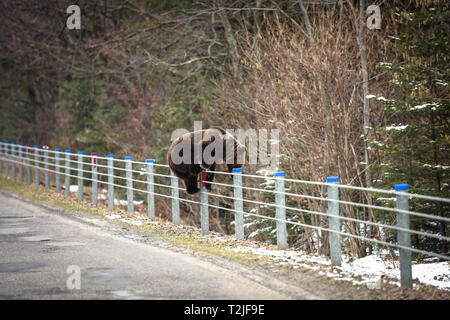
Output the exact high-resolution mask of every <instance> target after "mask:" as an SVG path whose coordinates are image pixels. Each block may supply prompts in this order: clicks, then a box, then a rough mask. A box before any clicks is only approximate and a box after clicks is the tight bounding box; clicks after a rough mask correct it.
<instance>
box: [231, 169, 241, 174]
mask: <svg viewBox="0 0 450 320" xmlns="http://www.w3.org/2000/svg"><path fill="white" fill-rule="evenodd" d="M233 173H242V168H233Z"/></svg>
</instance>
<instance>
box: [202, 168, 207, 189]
mask: <svg viewBox="0 0 450 320" xmlns="http://www.w3.org/2000/svg"><path fill="white" fill-rule="evenodd" d="M205 179H206V173H205V172H204V171H202V187H206V183H205Z"/></svg>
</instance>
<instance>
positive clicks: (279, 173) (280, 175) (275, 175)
mask: <svg viewBox="0 0 450 320" xmlns="http://www.w3.org/2000/svg"><path fill="white" fill-rule="evenodd" d="M285 175H286V173H285V172H284V171H278V172H275V173H274V177H284V176H285Z"/></svg>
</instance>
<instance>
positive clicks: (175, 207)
mask: <svg viewBox="0 0 450 320" xmlns="http://www.w3.org/2000/svg"><path fill="white" fill-rule="evenodd" d="M170 185H171V187H172V188H171V189H172V223H174V224H180V200H178V198H179V194H178V178H177V177H176V176H175V175H174V174H173V172H172V171H170Z"/></svg>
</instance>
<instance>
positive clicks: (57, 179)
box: [55, 148, 61, 193]
mask: <svg viewBox="0 0 450 320" xmlns="http://www.w3.org/2000/svg"><path fill="white" fill-rule="evenodd" d="M60 152H61V149H58V148H56V149H55V171H56V173H55V184H56V193H61V173H60V172H61V170H60V167H59V153H60Z"/></svg>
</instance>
